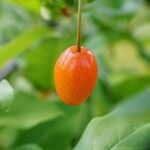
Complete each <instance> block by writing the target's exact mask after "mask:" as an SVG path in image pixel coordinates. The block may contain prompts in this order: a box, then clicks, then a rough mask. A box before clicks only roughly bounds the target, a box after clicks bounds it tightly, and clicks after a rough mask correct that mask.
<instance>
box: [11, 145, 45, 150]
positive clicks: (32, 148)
mask: <svg viewBox="0 0 150 150" xmlns="http://www.w3.org/2000/svg"><path fill="white" fill-rule="evenodd" d="M13 150H43V149H42V148H41V147H40V146H39V145H36V144H25V145H21V146H18V147H17V148H14V149H13Z"/></svg>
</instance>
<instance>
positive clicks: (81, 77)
mask: <svg viewBox="0 0 150 150" xmlns="http://www.w3.org/2000/svg"><path fill="white" fill-rule="evenodd" d="M96 78H97V63H96V58H95V56H94V55H93V54H92V52H91V51H90V50H89V49H88V48H85V47H81V51H80V52H78V51H77V47H76V46H71V47H69V48H68V49H67V50H65V51H64V52H63V53H62V54H61V55H60V56H59V58H58V60H57V62H56V64H55V69H54V82H55V87H56V91H57V94H58V95H59V96H60V98H61V100H62V101H63V102H64V103H66V104H68V105H79V104H81V103H82V102H83V101H85V100H86V99H87V98H88V97H89V96H90V94H91V92H92V90H93V88H94V85H95V82H96Z"/></svg>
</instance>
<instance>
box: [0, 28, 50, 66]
mask: <svg viewBox="0 0 150 150" xmlns="http://www.w3.org/2000/svg"><path fill="white" fill-rule="evenodd" d="M47 32H48V29H47V28H45V27H35V28H33V29H30V30H29V31H26V32H25V33H23V34H22V35H20V36H19V37H17V38H16V39H14V40H13V41H11V42H10V43H8V44H6V45H3V46H1V47H0V67H2V66H3V65H4V64H5V63H7V62H8V61H9V60H11V59H13V58H14V57H16V56H17V55H19V54H20V53H21V52H22V51H23V50H25V49H26V48H28V47H29V46H30V45H31V44H33V42H35V41H37V40H38V39H40V38H41V37H43V36H44V35H45V34H46V33H47Z"/></svg>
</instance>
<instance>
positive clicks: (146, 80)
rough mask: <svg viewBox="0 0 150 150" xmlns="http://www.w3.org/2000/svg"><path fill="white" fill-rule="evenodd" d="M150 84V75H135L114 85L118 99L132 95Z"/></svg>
mask: <svg viewBox="0 0 150 150" xmlns="http://www.w3.org/2000/svg"><path fill="white" fill-rule="evenodd" d="M149 85H150V76H146V75H145V76H133V77H130V78H127V79H125V80H123V81H122V82H121V83H119V84H117V85H116V86H114V87H113V92H114V94H115V95H116V96H117V100H118V101H119V100H121V99H124V98H127V97H129V96H132V95H134V94H136V93H138V92H140V91H142V90H143V89H145V88H147V87H148V86H149Z"/></svg>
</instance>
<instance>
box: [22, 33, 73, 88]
mask: <svg viewBox="0 0 150 150" xmlns="http://www.w3.org/2000/svg"><path fill="white" fill-rule="evenodd" d="M62 38H63V39H62ZM68 39H69V40H68ZM71 41H73V38H72V37H70V36H64V35H63V37H62V36H60V37H50V38H47V39H43V41H42V42H41V43H39V44H38V45H37V46H36V47H34V48H33V49H32V51H31V52H30V53H28V56H27V60H26V68H25V74H26V76H27V78H28V79H29V80H30V81H31V82H32V83H33V84H34V85H35V86H36V87H37V88H39V89H42V90H49V89H50V88H51V89H52V88H53V87H54V85H53V75H54V73H53V71H54V65H55V63H56V59H57V58H58V56H59V55H60V53H61V52H62V51H63V50H65V49H66V48H67V47H68V45H69V44H70V43H71Z"/></svg>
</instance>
